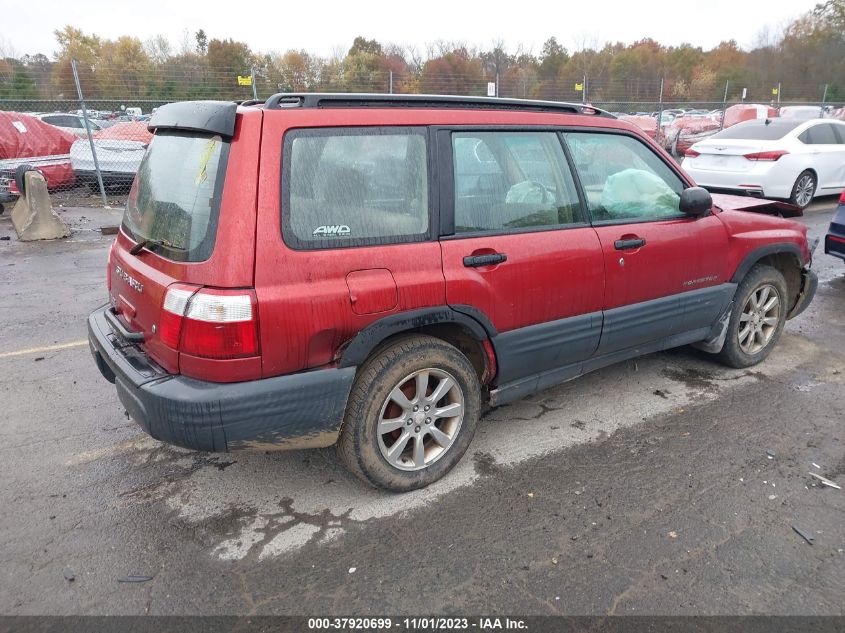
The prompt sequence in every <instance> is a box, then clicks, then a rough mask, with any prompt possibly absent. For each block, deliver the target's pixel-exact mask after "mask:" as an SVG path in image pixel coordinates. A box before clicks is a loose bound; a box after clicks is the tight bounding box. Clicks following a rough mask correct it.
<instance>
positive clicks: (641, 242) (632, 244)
mask: <svg viewBox="0 0 845 633" xmlns="http://www.w3.org/2000/svg"><path fill="white" fill-rule="evenodd" d="M613 246H614V247H615V248H616V250H617V251H624V250H627V249H629V248H640V247H641V246H645V239H643V238H641V237H635V238H631V239H627V240H616V241H615V242H614V243H613Z"/></svg>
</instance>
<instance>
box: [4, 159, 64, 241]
mask: <svg viewBox="0 0 845 633" xmlns="http://www.w3.org/2000/svg"><path fill="white" fill-rule="evenodd" d="M24 178H25V181H26V193H25V194H24V195H22V196H20V198H19V199H18V202H17V204H16V205H15V208H14V209H12V225H13V226H14V227H15V231H16V232H17V234H18V239H19V240H20V241H22V242H30V241H33V240H55V239H59V238H61V237H67V236H68V235H70V229H69V228H68V226H67V224H65V223H64V221H63V220H62V219H61V218H60V217H59V216H58V215H57V214H56V212H55V211H53V205H52V204H51V203H50V194H49V193H48V191H47V181H46V180H44V176H42V175H41V174H39V173H38V172H37V171H28V172H26V175H25V176H24Z"/></svg>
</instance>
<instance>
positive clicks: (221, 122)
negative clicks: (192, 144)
mask: <svg viewBox="0 0 845 633" xmlns="http://www.w3.org/2000/svg"><path fill="white" fill-rule="evenodd" d="M237 110H238V104H236V103H234V102H233V101H177V102H176V103H168V104H167V105H163V106H161V107H160V108H159V109H158V110H156V113H155V114H154V115H153V116H152V118H151V119H150V122H149V123H148V124H147V128H148V129H149V130H150V131H151V132H154V131H155V130H161V129H168V130H189V131H192V132H206V133H209V134H219V135H220V136H225V137H226V138H232V137H233V136H234V135H235V115H236V114H237Z"/></svg>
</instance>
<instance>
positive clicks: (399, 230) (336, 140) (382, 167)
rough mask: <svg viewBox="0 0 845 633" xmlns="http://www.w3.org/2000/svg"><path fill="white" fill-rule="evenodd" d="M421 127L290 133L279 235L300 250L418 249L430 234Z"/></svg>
mask: <svg viewBox="0 0 845 633" xmlns="http://www.w3.org/2000/svg"><path fill="white" fill-rule="evenodd" d="M426 134H427V133H426V130H425V129H420V128H346V129H339V128H330V129H320V130H316V129H315V130H306V129H301V130H292V131H290V132H288V133H287V134H286V135H285V140H284V148H283V149H284V152H283V154H284V155H283V160H282V164H283V167H282V234H283V238H284V240H285V243H287V244H288V245H289V246H292V247H293V248H300V249H310V248H338V247H349V246H366V245H373V244H392V243H401V242H414V241H422V240H425V239H427V237H428V235H429V202H428V201H429V193H428V153H427V149H426V146H427V143H426Z"/></svg>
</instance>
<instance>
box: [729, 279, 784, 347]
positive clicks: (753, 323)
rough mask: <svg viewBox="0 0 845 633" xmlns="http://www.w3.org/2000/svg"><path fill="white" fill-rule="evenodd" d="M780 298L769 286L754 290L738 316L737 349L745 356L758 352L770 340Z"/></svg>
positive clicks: (778, 318)
mask: <svg viewBox="0 0 845 633" xmlns="http://www.w3.org/2000/svg"><path fill="white" fill-rule="evenodd" d="M780 307H781V303H780V296H779V295H778V292H777V290H776V289H775V287H774V286H773V285H771V284H765V285H763V286H760V287H759V288H756V289H755V290H754V291H753V292H752V293H751V294H750V295H749V297H748V300H747V301H746V302H745V306H744V307H743V308H742V314H740V316H739V331H738V332H737V337H738V339H739V347H740V349H741V350H742V351H743V352H745V353H746V354H749V355H753V354H757V353H758V352H760V351H761V350H762V349H763V348H764V347H766V345H768V344H769V341H771V340H772V336H774V333H775V331H776V330H777V327H778V321H779V320H780Z"/></svg>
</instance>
